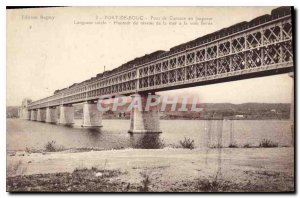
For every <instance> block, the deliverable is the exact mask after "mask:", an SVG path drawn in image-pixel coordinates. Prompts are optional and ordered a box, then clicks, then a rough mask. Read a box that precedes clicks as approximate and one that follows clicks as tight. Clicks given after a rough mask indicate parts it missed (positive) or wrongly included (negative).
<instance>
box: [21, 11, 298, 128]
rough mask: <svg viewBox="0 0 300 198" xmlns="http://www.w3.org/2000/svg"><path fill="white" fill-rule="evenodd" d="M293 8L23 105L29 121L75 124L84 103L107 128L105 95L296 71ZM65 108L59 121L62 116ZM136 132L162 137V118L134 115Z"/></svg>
mask: <svg viewBox="0 0 300 198" xmlns="http://www.w3.org/2000/svg"><path fill="white" fill-rule="evenodd" d="M292 16H293V8H292V7H280V8H277V9H274V10H272V12H271V13H270V14H267V15H263V16H259V17H257V18H255V19H253V20H251V21H248V22H246V21H244V22H241V23H238V24H235V25H232V26H230V27H226V28H223V29H221V30H219V31H217V32H214V33H211V34H209V35H205V36H202V37H200V38H197V39H195V40H193V41H189V42H187V43H184V44H181V45H178V46H175V47H173V48H171V49H170V50H169V51H156V52H154V53H151V54H148V55H145V56H143V57H139V58H136V59H134V60H132V61H129V62H127V63H125V64H123V65H121V66H120V67H118V68H116V69H113V70H111V71H106V72H104V73H100V74H98V75H97V76H96V77H93V78H91V79H89V80H86V81H84V82H81V83H75V84H73V85H72V86H70V87H67V88H64V89H62V90H56V91H55V92H54V94H53V95H52V96H49V97H46V98H43V99H40V100H37V101H33V102H31V101H30V102H28V104H27V103H26V104H27V105H24V106H22V108H23V109H22V110H21V114H22V117H23V118H25V119H30V120H37V121H44V122H49V123H52V122H57V120H58V122H59V123H61V124H72V123H73V120H74V107H73V106H72V105H73V104H76V103H84V106H83V122H82V123H83V124H82V126H87V127H99V126H101V113H100V112H99V111H98V110H97V104H96V103H95V101H97V100H98V99H99V98H100V97H101V96H104V95H106V96H112V97H114V96H116V95H132V94H135V95H134V96H133V97H141V98H145V97H147V95H148V94H155V92H158V91H164V90H173V89H180V88H186V87H193V86H201V85H208V84H214V83H222V82H227V81H235V80H241V79H248V78H254V77H261V76H268V75H276V74H281V73H289V72H293V70H294V64H293V21H292V19H293V17H292ZM57 109H59V111H60V114H59V118H58V117H57V115H58V114H57ZM130 132H160V128H159V116H158V112H157V110H156V109H153V110H152V112H145V111H142V112H138V111H136V110H133V111H132V114H131V126H130Z"/></svg>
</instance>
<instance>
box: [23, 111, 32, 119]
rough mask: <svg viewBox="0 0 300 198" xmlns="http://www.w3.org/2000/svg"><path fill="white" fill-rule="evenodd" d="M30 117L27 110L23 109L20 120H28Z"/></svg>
mask: <svg viewBox="0 0 300 198" xmlns="http://www.w3.org/2000/svg"><path fill="white" fill-rule="evenodd" d="M30 116H31V115H30V111H28V110H27V109H23V113H22V118H23V119H25V120H30Z"/></svg>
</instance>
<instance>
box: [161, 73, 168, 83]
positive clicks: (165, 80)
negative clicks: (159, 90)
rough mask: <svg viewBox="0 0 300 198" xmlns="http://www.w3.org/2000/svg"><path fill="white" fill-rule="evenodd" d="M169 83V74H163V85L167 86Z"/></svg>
mask: <svg viewBox="0 0 300 198" xmlns="http://www.w3.org/2000/svg"><path fill="white" fill-rule="evenodd" d="M167 83H169V73H168V72H165V73H162V84H167Z"/></svg>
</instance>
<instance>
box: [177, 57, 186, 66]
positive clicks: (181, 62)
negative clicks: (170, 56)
mask: <svg viewBox="0 0 300 198" xmlns="http://www.w3.org/2000/svg"><path fill="white" fill-rule="evenodd" d="M177 60H178V63H177V64H178V66H185V55H184V56H179V57H178V59H177Z"/></svg>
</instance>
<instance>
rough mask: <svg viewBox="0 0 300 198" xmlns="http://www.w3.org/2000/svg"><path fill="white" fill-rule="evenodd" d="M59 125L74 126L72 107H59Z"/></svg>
mask: <svg viewBox="0 0 300 198" xmlns="http://www.w3.org/2000/svg"><path fill="white" fill-rule="evenodd" d="M59 124H64V125H71V124H74V107H73V106H72V105H61V106H60V115H59Z"/></svg>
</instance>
